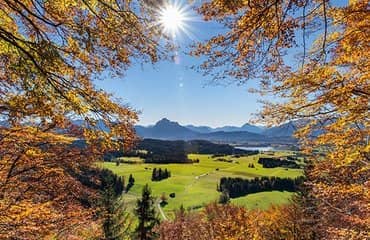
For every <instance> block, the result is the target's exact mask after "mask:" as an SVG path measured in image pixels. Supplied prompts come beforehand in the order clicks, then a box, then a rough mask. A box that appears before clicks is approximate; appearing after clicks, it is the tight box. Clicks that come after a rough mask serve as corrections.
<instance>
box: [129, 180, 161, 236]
mask: <svg viewBox="0 0 370 240" xmlns="http://www.w3.org/2000/svg"><path fill="white" fill-rule="evenodd" d="M135 214H136V216H137V217H138V220H139V224H138V226H137V228H136V237H137V239H140V240H150V239H154V237H155V236H154V233H153V231H152V229H153V227H154V226H155V225H156V224H158V223H159V220H158V217H157V215H156V213H155V209H154V198H153V197H152V196H151V189H150V188H149V186H148V184H146V185H145V186H144V188H143V191H142V196H141V199H139V200H137V203H136V208H135Z"/></svg>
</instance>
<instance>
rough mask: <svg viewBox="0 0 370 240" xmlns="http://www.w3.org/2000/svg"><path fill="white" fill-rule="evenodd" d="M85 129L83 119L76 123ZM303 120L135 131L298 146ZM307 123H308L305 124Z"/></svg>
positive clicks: (162, 124)
mask: <svg viewBox="0 0 370 240" xmlns="http://www.w3.org/2000/svg"><path fill="white" fill-rule="evenodd" d="M72 122H73V123H74V124H76V125H79V126H81V125H82V124H83V123H84V121H83V120H73V121H72ZM301 124H302V121H294V122H293V121H292V122H288V123H285V124H282V125H280V126H276V127H271V128H264V127H260V126H256V125H252V124H249V123H246V124H244V125H243V126H241V127H236V126H224V127H217V128H212V127H208V126H194V125H186V126H182V125H180V124H179V123H178V122H174V121H170V120H169V119H167V118H163V119H161V120H160V121H158V122H157V123H156V124H155V125H152V126H140V125H136V126H135V130H136V133H137V135H138V136H139V137H141V138H144V139H145V138H152V139H162V140H208V141H213V142H223V143H250V142H253V143H257V144H258V143H295V142H296V140H295V139H294V137H293V133H294V132H295V131H296V129H297V127H298V125H301ZM303 124H304V123H303ZM0 126H3V127H7V126H8V123H7V122H6V121H0ZM97 127H98V128H99V129H101V130H103V131H109V130H108V129H107V127H106V126H105V125H104V124H103V122H101V121H98V124H97Z"/></svg>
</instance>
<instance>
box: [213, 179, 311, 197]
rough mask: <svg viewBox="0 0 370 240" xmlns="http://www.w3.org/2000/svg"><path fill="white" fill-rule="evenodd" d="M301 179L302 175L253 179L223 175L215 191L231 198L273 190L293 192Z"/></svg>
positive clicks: (301, 181)
mask: <svg viewBox="0 0 370 240" xmlns="http://www.w3.org/2000/svg"><path fill="white" fill-rule="evenodd" d="M303 180H304V177H297V178H294V179H293V178H280V177H261V178H258V177H256V178H254V179H243V178H231V177H223V178H221V179H220V184H219V185H218V186H217V191H219V192H227V193H228V194H229V196H230V197H231V198H237V197H241V196H245V195H247V194H251V193H258V192H264V191H273V190H278V191H289V192H295V191H297V190H298V189H299V186H300V185H301V184H302V183H303Z"/></svg>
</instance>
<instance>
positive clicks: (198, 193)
mask: <svg viewBox="0 0 370 240" xmlns="http://www.w3.org/2000/svg"><path fill="white" fill-rule="evenodd" d="M271 154H272V153H269V155H266V154H259V155H253V156H246V157H240V158H235V157H233V156H226V157H220V158H223V159H227V160H232V161H231V162H223V161H217V160H218V159H220V158H212V157H211V155H200V154H190V155H189V158H190V159H193V160H195V159H199V163H193V164H146V163H143V162H142V161H140V159H137V158H135V159H130V158H128V157H126V158H124V159H123V160H125V161H126V162H128V161H130V160H132V161H133V163H121V164H120V165H119V166H116V163H114V162H105V163H104V164H103V167H105V168H108V169H110V170H112V171H113V172H114V173H116V174H117V175H120V176H125V179H126V184H127V179H128V176H129V175H130V174H132V175H133V177H134V178H135V184H134V186H133V187H132V188H131V189H130V191H129V192H128V193H127V194H125V195H124V199H125V202H126V205H127V207H128V209H132V208H133V207H134V205H135V202H136V199H137V198H138V197H139V196H140V194H141V189H142V187H143V186H144V185H145V184H146V183H148V184H149V186H150V187H151V189H152V192H153V195H154V196H155V197H157V198H159V197H160V196H161V195H162V194H163V193H164V194H165V195H166V196H167V198H168V204H167V205H166V206H164V207H163V211H164V212H165V214H166V215H167V216H168V217H171V216H172V215H173V211H174V210H175V209H178V208H179V207H180V206H181V205H183V206H184V207H185V209H189V210H191V209H193V210H196V209H200V208H202V206H203V205H204V204H207V203H209V202H212V201H217V200H218V197H219V195H220V193H219V192H217V191H216V188H217V184H218V183H219V180H220V178H221V177H241V178H254V177H261V176H276V177H291V178H295V177H297V176H300V175H302V170H300V169H286V168H262V166H261V165H260V164H258V163H257V161H258V158H259V157H260V156H271ZM274 154H275V156H276V155H291V154H293V153H292V152H276V153H274ZM251 163H253V164H254V166H255V168H250V167H248V165H249V164H251ZM153 168H162V169H165V168H167V169H168V170H169V171H171V177H170V178H168V179H164V180H162V181H159V182H152V181H151V175H152V169H153ZM170 193H175V194H176V196H175V198H170V197H169V196H168V195H169V194H170ZM292 195H293V193H290V192H279V191H271V192H261V193H255V194H249V195H247V196H244V197H239V198H235V199H232V200H231V202H232V203H235V204H238V205H243V206H245V207H247V208H249V209H253V208H261V209H266V208H268V207H269V205H271V204H283V203H286V202H288V201H289V199H290V198H291V196H292Z"/></svg>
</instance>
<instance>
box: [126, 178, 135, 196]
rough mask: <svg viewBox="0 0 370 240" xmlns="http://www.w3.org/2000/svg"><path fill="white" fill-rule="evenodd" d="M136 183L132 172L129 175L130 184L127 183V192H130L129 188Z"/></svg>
mask: <svg viewBox="0 0 370 240" xmlns="http://www.w3.org/2000/svg"><path fill="white" fill-rule="evenodd" d="M134 183H135V179H134V177H133V176H132V174H130V176H129V177H128V184H127V187H126V192H128V190H130V188H131V187H132V186H134Z"/></svg>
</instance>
